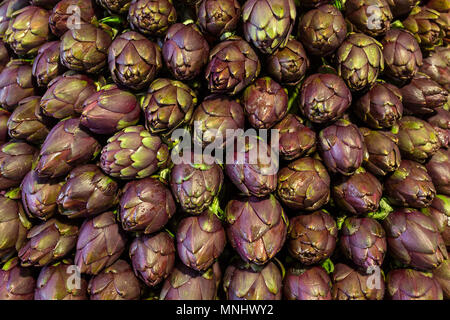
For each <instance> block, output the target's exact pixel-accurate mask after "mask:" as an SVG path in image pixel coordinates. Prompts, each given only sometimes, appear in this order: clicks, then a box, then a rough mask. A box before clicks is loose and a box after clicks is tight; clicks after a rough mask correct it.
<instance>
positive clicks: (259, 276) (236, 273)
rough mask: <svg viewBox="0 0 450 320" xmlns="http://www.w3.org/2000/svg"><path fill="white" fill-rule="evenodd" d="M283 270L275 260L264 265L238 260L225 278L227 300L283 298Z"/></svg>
mask: <svg viewBox="0 0 450 320" xmlns="http://www.w3.org/2000/svg"><path fill="white" fill-rule="evenodd" d="M282 280H283V279H282V277H281V272H280V270H279V269H278V268H277V266H276V265H275V263H273V262H269V263H267V264H266V265H263V266H257V265H254V264H248V263H244V262H242V261H239V262H237V263H236V264H235V265H229V266H228V268H227V269H226V271H225V275H224V278H223V289H224V290H225V295H226V299H227V300H281V295H282V290H283V284H282Z"/></svg>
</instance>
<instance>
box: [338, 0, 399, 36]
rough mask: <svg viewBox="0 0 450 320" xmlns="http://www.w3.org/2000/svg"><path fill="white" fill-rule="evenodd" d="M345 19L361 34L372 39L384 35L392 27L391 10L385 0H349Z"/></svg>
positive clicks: (346, 3)
mask: <svg viewBox="0 0 450 320" xmlns="http://www.w3.org/2000/svg"><path fill="white" fill-rule="evenodd" d="M345 17H346V18H347V19H348V20H349V21H350V22H351V23H352V24H353V25H354V26H355V27H356V28H357V29H358V30H359V31H361V32H364V33H365V34H368V35H369V36H372V37H378V36H381V35H384V34H385V33H386V31H388V30H389V29H390V27H391V21H392V19H393V16H392V12H391V9H390V7H389V5H388V3H387V1H385V0H348V1H346V2H345Z"/></svg>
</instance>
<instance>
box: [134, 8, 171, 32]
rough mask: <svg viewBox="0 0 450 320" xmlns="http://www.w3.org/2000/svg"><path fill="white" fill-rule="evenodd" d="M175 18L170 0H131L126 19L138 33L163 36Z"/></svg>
mask: <svg viewBox="0 0 450 320" xmlns="http://www.w3.org/2000/svg"><path fill="white" fill-rule="evenodd" d="M176 20H177V12H176V11H175V7H174V6H173V4H172V0H133V1H131V4H130V9H129V10H128V21H129V22H130V26H131V28H132V29H133V30H138V31H139V32H140V33H143V34H147V35H153V36H164V35H165V34H166V33H167V29H168V28H169V26H170V25H172V24H173V23H175V22H176Z"/></svg>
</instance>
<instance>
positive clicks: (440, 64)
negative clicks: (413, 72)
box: [419, 47, 450, 91]
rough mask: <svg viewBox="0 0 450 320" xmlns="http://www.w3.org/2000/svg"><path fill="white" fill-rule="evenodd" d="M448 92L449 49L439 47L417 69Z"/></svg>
mask: <svg viewBox="0 0 450 320" xmlns="http://www.w3.org/2000/svg"><path fill="white" fill-rule="evenodd" d="M419 71H420V72H422V73H425V74H426V75H428V76H429V77H430V78H431V79H433V80H434V81H436V82H437V83H439V84H440V85H441V86H442V87H444V88H445V89H446V90H447V91H450V48H443V47H439V48H436V51H435V52H432V53H431V54H430V55H429V56H428V57H427V58H425V59H424V60H423V65H422V66H421V67H420V69H419Z"/></svg>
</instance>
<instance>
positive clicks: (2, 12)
mask: <svg viewBox="0 0 450 320" xmlns="http://www.w3.org/2000/svg"><path fill="white" fill-rule="evenodd" d="M29 5H30V1H28V0H8V1H2V2H1V4H0V35H1V36H2V37H4V36H5V32H6V30H7V29H8V25H9V22H10V21H11V19H12V17H13V14H14V12H16V11H18V10H20V9H22V8H24V7H26V6H29Z"/></svg>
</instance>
